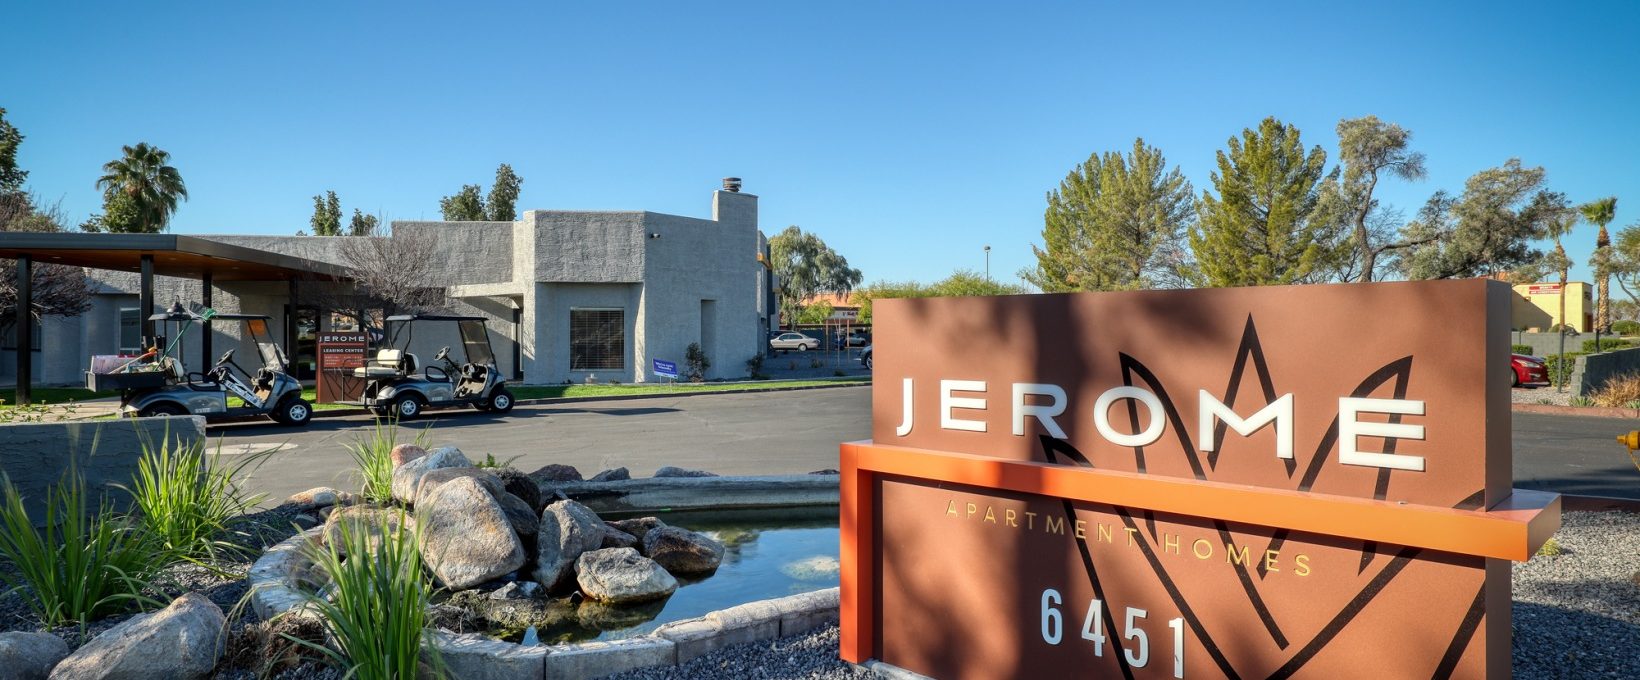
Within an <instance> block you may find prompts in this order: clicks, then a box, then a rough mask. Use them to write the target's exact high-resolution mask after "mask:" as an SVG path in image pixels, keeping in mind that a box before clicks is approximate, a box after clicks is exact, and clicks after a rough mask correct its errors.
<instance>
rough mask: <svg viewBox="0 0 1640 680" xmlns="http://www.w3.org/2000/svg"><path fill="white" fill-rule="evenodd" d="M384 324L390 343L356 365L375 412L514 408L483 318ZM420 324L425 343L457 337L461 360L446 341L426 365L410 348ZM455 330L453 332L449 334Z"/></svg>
mask: <svg viewBox="0 0 1640 680" xmlns="http://www.w3.org/2000/svg"><path fill="white" fill-rule="evenodd" d="M386 325H387V329H386V330H387V343H386V345H385V346H383V347H382V348H381V349H378V350H376V355H375V356H374V357H371V358H370V359H368V360H367V361H366V362H365V365H364V366H361V367H359V368H355V369H353V375H354V376H355V377H359V378H365V379H367V380H368V381H369V382H367V383H365V386H364V405H365V406H367V407H369V408H370V410H372V411H374V412H376V414H377V415H383V416H390V417H396V418H398V419H401V420H405V419H410V418H415V417H416V416H419V415H421V413H422V411H423V410H424V409H428V408H443V407H448V406H471V407H473V408H475V409H478V410H480V411H488V412H492V413H506V412H508V411H511V410H512V407H513V396H512V393H511V392H508V391H507V381H506V380H505V379H504V378H502V377H501V371H500V369H498V368H496V365H495V353H494V352H492V351H491V350H490V332H489V330H487V329H486V328H485V326H484V317H480V316H436V315H431V314H409V315H401V316H390V317H387V324H386ZM418 328H419V329H421V334H422V336H423V339H422V341H423V342H436V341H438V340H440V339H451V338H458V339H459V340H460V344H461V354H462V356H461V359H462V361H461V363H459V364H458V363H456V361H455V360H454V359H452V358H450V347H449V346H448V345H446V346H444V347H443V348H442V349H440V350H439V351H438V352H437V353H436V354H434V355H433V360H432V362H430V363H428V364H426V365H423V364H422V362H421V359H420V357H418V356H417V355H415V354H412V353H411V351H410V350H411V343H412V342H413V341H415V336H416V333H417V329H418ZM451 330H454V331H455V333H456V335H455V336H452V335H450V331H451ZM429 336H431V337H430V338H429Z"/></svg>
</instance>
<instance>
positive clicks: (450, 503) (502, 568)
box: [420, 454, 524, 590]
mask: <svg viewBox="0 0 1640 680" xmlns="http://www.w3.org/2000/svg"><path fill="white" fill-rule="evenodd" d="M435 455H436V454H435ZM420 516H421V521H422V524H421V531H420V539H421V544H420V547H421V557H422V560H423V561H425V562H426V563H427V565H428V566H429V567H430V568H431V569H432V571H433V574H434V575H435V576H437V577H438V580H439V582H440V583H443V584H444V586H445V587H447V588H450V589H452V590H463V589H466V588H471V587H473V586H475V585H478V584H480V583H483V582H485V581H488V580H490V579H493V578H496V577H498V576H501V575H503V574H506V573H508V572H511V571H513V570H516V569H518V568H519V567H521V566H524V546H523V544H522V543H520V542H519V540H518V535H517V534H516V533H514V532H513V528H512V522H509V521H508V520H507V513H506V511H505V510H503V509H502V508H501V504H500V503H498V502H497V501H496V500H495V497H493V496H491V495H490V492H489V491H487V490H485V489H484V486H483V485H482V484H480V483H479V482H478V481H477V480H475V479H474V478H472V477H457V478H455V479H452V480H450V481H448V482H445V483H443V484H440V485H439V486H438V488H437V489H435V490H433V492H432V493H431V494H429V495H428V496H427V497H426V498H425V499H424V501H423V506H422V508H421V515H420Z"/></svg>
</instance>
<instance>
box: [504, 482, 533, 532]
mask: <svg viewBox="0 0 1640 680" xmlns="http://www.w3.org/2000/svg"><path fill="white" fill-rule="evenodd" d="M495 500H496V501H497V502H499V503H500V504H501V510H502V511H503V512H506V513H507V521H509V522H512V527H513V532H514V533H517V534H518V535H519V536H520V537H524V536H534V535H535V534H536V532H537V531H538V530H539V529H540V527H541V517H540V516H538V515H536V514H535V511H534V510H531V509H530V504H529V503H525V502H524V499H522V498H519V497H517V496H514V495H512V494H510V493H507V492H505V491H503V492H501V494H500V495H497V496H496V497H495Z"/></svg>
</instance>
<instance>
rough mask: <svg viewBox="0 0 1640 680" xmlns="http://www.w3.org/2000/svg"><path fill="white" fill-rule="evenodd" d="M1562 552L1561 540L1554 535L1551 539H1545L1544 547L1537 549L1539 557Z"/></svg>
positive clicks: (1551, 555)
mask: <svg viewBox="0 0 1640 680" xmlns="http://www.w3.org/2000/svg"><path fill="white" fill-rule="evenodd" d="M1560 553H1561V550H1560V541H1557V540H1555V537H1553V536H1550V537H1549V540H1547V541H1544V542H1543V547H1541V548H1538V551H1537V554H1538V556H1539V557H1554V556H1555V555H1559V554H1560Z"/></svg>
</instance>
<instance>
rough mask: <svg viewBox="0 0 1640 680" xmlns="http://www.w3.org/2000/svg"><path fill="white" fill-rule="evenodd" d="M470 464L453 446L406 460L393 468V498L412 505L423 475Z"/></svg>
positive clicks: (469, 465)
mask: <svg viewBox="0 0 1640 680" xmlns="http://www.w3.org/2000/svg"><path fill="white" fill-rule="evenodd" d="M472 466H473V464H472V462H470V461H468V460H467V457H466V456H464V455H462V454H461V449H458V448H456V447H454V446H445V447H441V448H438V449H435V450H434V451H433V452H432V453H429V454H427V455H425V456H421V457H419V458H413V459H410V460H407V461H405V462H404V464H403V465H400V466H398V467H396V468H393V498H394V499H395V500H397V501H399V502H401V503H407V504H412V505H413V504H415V502H416V492H417V490H419V489H420V488H421V478H422V476H423V475H426V474H427V473H429V472H432V471H434V470H444V469H448V468H470V467H472Z"/></svg>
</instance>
